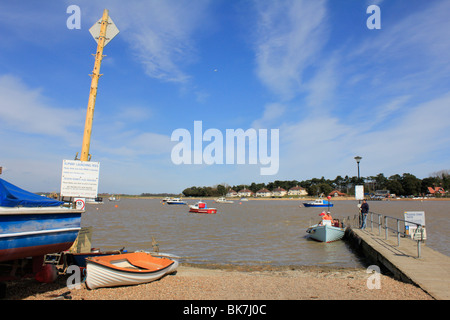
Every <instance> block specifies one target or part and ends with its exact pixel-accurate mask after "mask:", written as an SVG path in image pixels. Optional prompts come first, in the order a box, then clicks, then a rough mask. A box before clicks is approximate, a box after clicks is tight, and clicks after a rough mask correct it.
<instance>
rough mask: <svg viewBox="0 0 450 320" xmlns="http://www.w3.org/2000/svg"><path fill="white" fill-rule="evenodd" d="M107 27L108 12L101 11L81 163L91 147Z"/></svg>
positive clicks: (87, 157)
mask: <svg viewBox="0 0 450 320" xmlns="http://www.w3.org/2000/svg"><path fill="white" fill-rule="evenodd" d="M107 27H108V10H107V9H105V10H104V11H103V16H102V20H101V27H100V35H99V38H98V45H97V53H96V54H95V64H94V70H93V71H92V74H91V75H90V76H91V78H92V81H91V90H90V93H89V101H88V106H87V112H86V122H85V125H84V135H83V145H82V148H81V157H80V160H81V161H89V158H90V157H89V147H90V145H91V133H92V122H93V120H94V108H95V99H96V97H97V87H98V79H99V78H100V76H101V74H100V65H101V64H102V59H103V48H104V47H105V39H106V28H107Z"/></svg>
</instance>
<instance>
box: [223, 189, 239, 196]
mask: <svg viewBox="0 0 450 320" xmlns="http://www.w3.org/2000/svg"><path fill="white" fill-rule="evenodd" d="M237 196H238V193H237V192H236V191H234V190H233V189H230V190H228V192H227V194H226V197H227V198H232V197H237Z"/></svg>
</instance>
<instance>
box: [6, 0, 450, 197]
mask: <svg viewBox="0 0 450 320" xmlns="http://www.w3.org/2000/svg"><path fill="white" fill-rule="evenodd" d="M371 4H376V5H378V6H379V7H380V9H381V29H379V30H369V29H368V28H367V26H366V20H367V19H368V18H369V17H370V14H367V13H366V9H367V7H368V6H369V5H371ZM69 5H77V6H79V7H80V9H81V29H79V30H77V29H72V30H70V29H68V28H67V26H66V21H67V19H68V18H69V17H70V14H68V13H67V12H66V10H67V7H68V6H69ZM104 8H107V9H109V14H110V17H111V18H112V19H113V21H114V23H115V24H116V26H117V27H118V28H119V30H120V33H119V35H118V36H117V37H116V38H114V39H113V40H112V41H111V42H110V43H109V44H108V45H107V46H106V47H105V50H104V54H105V55H106V57H105V58H104V60H103V63H102V67H101V73H102V74H103V76H102V77H101V78H100V82H99V89H98V96H97V102H96V108H95V115H94V128H93V133H92V141H91V148H90V153H91V154H92V160H93V161H98V162H100V185H99V192H110V193H130V194H140V193H144V192H181V191H182V190H183V189H184V188H186V187H190V186H193V185H196V186H206V185H215V184H219V183H228V184H230V185H235V184H246V183H251V182H270V181H274V180H293V179H296V180H305V179H310V178H314V177H318V178H320V177H322V176H324V177H325V178H329V179H334V178H335V177H336V176H337V175H341V176H345V175H349V176H355V175H356V163H355V161H354V159H353V158H354V157H355V156H356V155H359V156H362V157H363V159H362V161H361V175H362V176H370V175H376V174H378V173H384V174H385V175H386V176H390V175H392V174H396V173H399V174H402V173H404V172H408V173H412V174H414V175H416V176H418V177H420V178H424V177H427V176H428V175H429V174H431V173H433V172H435V171H438V170H443V169H450V168H449V163H450V152H449V148H448V145H449V140H450V134H449V133H450V121H449V119H450V63H449V62H450V61H449V52H450V37H449V30H450V20H449V19H448V12H450V2H448V1H436V0H431V1H422V0H412V1H406V0H390V1H386V0H385V1H380V0H372V1H369V0H367V1H366V0H348V1H342V0H330V1H320V0H290V1H274V0H270V1H262V0H255V1H251V0H245V1H244V0H232V1H228V0H227V1H225V0H189V1H183V0H164V1H163V0H155V1H118V0H116V1H95V0H94V1H87V0H82V1H50V0H45V1H2V2H1V3H0V46H1V50H0V166H2V167H3V174H2V178H4V179H6V180H8V181H10V182H12V183H15V184H17V185H19V186H22V187H24V188H26V189H28V190H30V191H36V192H38V191H59V189H60V181H61V168H62V161H63V159H73V158H74V157H75V154H76V153H77V152H81V142H82V137H83V129H84V120H85V116H86V106H87V101H88V96H89V87H90V81H91V79H90V77H89V74H90V73H91V71H92V69H93V64H94V59H93V57H92V55H91V54H93V53H95V51H96V43H95V41H94V40H93V38H92V37H91V35H90V33H89V31H88V30H89V28H90V27H91V26H92V25H93V24H94V22H95V21H97V20H98V19H100V18H101V16H102V12H103V9H104ZM194 121H202V124H203V130H206V129H209V128H214V129H217V130H219V131H221V132H223V134H224V135H225V131H226V129H239V128H242V129H244V130H247V129H250V128H256V129H257V128H265V129H268V130H270V129H279V133H280V134H279V147H280V148H279V170H278V173H277V174H276V175H266V176H264V175H261V174H260V168H261V167H262V165H261V164H260V163H258V164H256V165H251V164H244V165H237V164H233V165H230V164H228V165H227V164H223V165H218V164H213V165H206V164H202V165H184V164H181V165H175V164H174V163H173V162H172V160H171V150H172V148H173V147H174V145H175V144H176V143H175V142H172V141H170V137H171V135H172V133H173V132H174V130H176V129H179V128H185V129H187V130H188V131H190V132H192V133H193V128H194ZM205 145H207V143H206V142H205V143H204V146H205Z"/></svg>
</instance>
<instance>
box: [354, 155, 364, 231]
mask: <svg viewBox="0 0 450 320" xmlns="http://www.w3.org/2000/svg"><path fill="white" fill-rule="evenodd" d="M361 159H362V157H360V156H356V157H355V160H356V163H357V164H358V184H359V183H360V180H359V179H360V177H359V162H360V161H361ZM355 195H356V186H355ZM358 207H359V226H361V222H362V218H363V217H362V214H361V200H358Z"/></svg>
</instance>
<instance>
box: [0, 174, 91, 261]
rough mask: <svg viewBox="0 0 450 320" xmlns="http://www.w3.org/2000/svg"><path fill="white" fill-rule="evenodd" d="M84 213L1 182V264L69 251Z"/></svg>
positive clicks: (1, 180) (62, 203) (41, 257)
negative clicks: (2, 262)
mask: <svg viewBox="0 0 450 320" xmlns="http://www.w3.org/2000/svg"><path fill="white" fill-rule="evenodd" d="M82 213H84V210H81V209H75V208H73V207H71V206H66V205H64V202H62V201H58V200H55V199H51V198H47V197H44V196H40V195H37V194H34V193H31V192H28V191H26V190H23V189H21V188H19V187H17V186H15V185H13V184H11V183H9V182H7V181H5V180H3V179H0V261H10V260H16V259H24V258H28V257H33V258H40V259H43V258H44V256H45V255H46V254H51V253H56V252H62V251H65V250H67V249H69V248H70V247H71V246H72V244H73V243H74V241H75V239H76V238H77V236H78V232H79V231H80V229H81V215H82Z"/></svg>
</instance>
